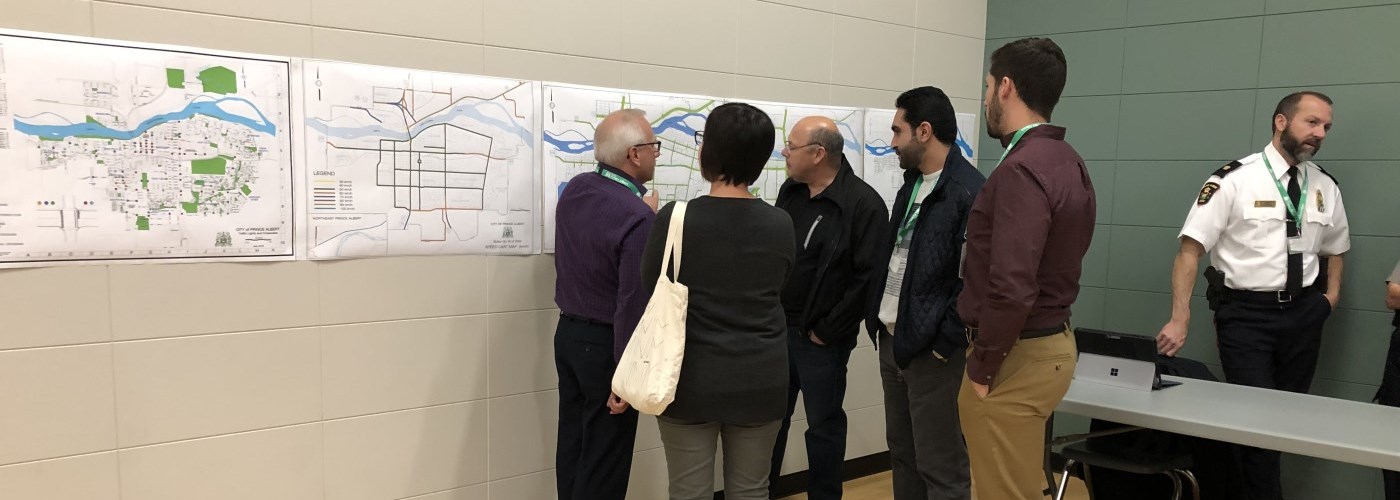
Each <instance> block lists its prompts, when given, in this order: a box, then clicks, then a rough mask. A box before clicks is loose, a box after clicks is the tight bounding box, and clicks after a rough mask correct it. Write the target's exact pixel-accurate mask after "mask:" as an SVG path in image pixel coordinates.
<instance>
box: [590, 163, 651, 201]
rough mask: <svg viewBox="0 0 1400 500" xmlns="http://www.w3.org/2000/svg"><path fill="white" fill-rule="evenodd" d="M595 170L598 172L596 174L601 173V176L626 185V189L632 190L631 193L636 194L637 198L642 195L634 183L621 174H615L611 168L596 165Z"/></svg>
mask: <svg viewBox="0 0 1400 500" xmlns="http://www.w3.org/2000/svg"><path fill="white" fill-rule="evenodd" d="M596 172H598V175H601V176H603V177H607V178H608V179H611V180H612V181H613V182H616V183H618V184H622V185H623V186H626V187H627V189H629V190H631V191H632V194H635V195H637V197H638V198H641V197H642V190H640V189H637V186H636V185H635V184H632V181H629V180H627V178H626V177H623V176H621V175H617V174H615V173H613V172H612V171H611V170H608V169H605V168H603V167H598V170H596Z"/></svg>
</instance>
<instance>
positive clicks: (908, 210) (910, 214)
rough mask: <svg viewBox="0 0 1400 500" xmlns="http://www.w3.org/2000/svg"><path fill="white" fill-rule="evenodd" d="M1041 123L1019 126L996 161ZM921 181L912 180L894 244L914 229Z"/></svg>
mask: <svg viewBox="0 0 1400 500" xmlns="http://www.w3.org/2000/svg"><path fill="white" fill-rule="evenodd" d="M1041 125H1044V123H1032V124H1030V125H1026V126H1024V127H1021V130H1017V131H1016V135H1013V136H1011V143H1010V144H1007V145H1006V151H1003V152H1002V153H1001V160H997V163H998V164H1000V163H1001V162H1002V161H1005V160H1006V155H1007V154H1010V153H1011V148H1014V147H1016V143H1018V142H1021V137H1022V136H1025V135H1026V132H1029V131H1030V130H1031V129H1033V128H1036V127H1039V126H1041ZM923 183H924V178H923V176H919V178H918V179H917V180H915V181H914V192H913V193H910V195H909V205H908V206H906V207H904V223H903V224H901V225H900V227H899V235H898V236H899V237H898V239H896V240H895V245H899V244H900V243H903V242H904V237H905V236H908V235H909V232H910V231H913V230H914V222H915V221H917V220H919V210H922V209H923V208H924V206H923V205H922V204H920V205H919V208H918V209H917V210H916V209H914V200H915V199H917V198H918V197H919V187H920V186H921V185H923Z"/></svg>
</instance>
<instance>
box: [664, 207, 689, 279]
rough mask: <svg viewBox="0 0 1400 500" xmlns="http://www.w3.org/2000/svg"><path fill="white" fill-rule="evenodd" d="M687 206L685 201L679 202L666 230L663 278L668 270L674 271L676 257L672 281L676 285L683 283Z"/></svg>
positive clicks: (672, 211)
mask: <svg viewBox="0 0 1400 500" xmlns="http://www.w3.org/2000/svg"><path fill="white" fill-rule="evenodd" d="M685 205H686V203H685V202H684V201H678V202H676V206H675V207H674V208H672V209H671V224H670V227H668V228H667V229H666V253H665V255H666V256H665V258H664V260H662V262H661V277H662V278H665V277H666V270H667V269H673V268H672V267H671V256H672V255H673V254H674V255H675V258H676V267H675V268H674V273H673V274H672V275H671V276H673V277H674V279H673V280H672V281H675V282H676V283H680V281H681V243H682V242H681V239H682V238H683V237H684V236H685Z"/></svg>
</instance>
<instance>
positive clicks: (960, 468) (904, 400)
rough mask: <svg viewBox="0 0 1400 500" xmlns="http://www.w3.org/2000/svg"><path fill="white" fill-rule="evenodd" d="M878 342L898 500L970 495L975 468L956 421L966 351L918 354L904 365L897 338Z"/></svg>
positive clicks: (964, 499)
mask: <svg viewBox="0 0 1400 500" xmlns="http://www.w3.org/2000/svg"><path fill="white" fill-rule="evenodd" d="M880 346H881V348H880V379H881V380H882V381H883V383H884V386H885V441H886V443H887V444H888V445H889V448H890V468H891V471H892V474H891V475H892V476H893V480H894V498H895V500H967V499H968V498H971V497H972V489H971V488H972V481H971V479H970V475H971V466H970V464H969V463H968V457H967V445H966V443H965V442H964V441H963V433H962V424H961V423H960V421H959V419H958V391H959V390H961V388H962V381H963V371H964V370H966V368H967V362H966V361H967V360H966V358H967V352H966V351H964V350H962V349H958V350H956V351H955V352H951V353H948V356H947V359H946V360H939V359H936V358H934V357H933V354H928V355H926V356H919V357H917V358H915V359H914V360H913V361H911V362H910V363H909V366H908V367H905V368H904V369H900V368H899V365H897V364H895V362H894V337H892V336H890V335H889V334H882V335H881V336H880Z"/></svg>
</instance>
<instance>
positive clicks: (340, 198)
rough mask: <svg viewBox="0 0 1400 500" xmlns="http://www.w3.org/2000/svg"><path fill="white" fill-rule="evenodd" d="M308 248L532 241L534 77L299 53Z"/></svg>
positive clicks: (483, 247)
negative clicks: (381, 64)
mask: <svg viewBox="0 0 1400 500" xmlns="http://www.w3.org/2000/svg"><path fill="white" fill-rule="evenodd" d="M302 77H303V79H304V85H305V92H304V96H303V99H304V102H305V128H306V131H307V147H306V156H307V158H306V163H307V172H308V174H309V176H308V177H309V182H308V190H309V195H308V197H307V198H308V199H309V200H310V202H309V208H308V210H309V214H308V216H307V228H306V234H307V239H308V245H307V248H308V256H309V257H310V258H312V259H338V258H352V257H371V256H386V255H436V254H529V253H534V252H535V251H536V249H537V243H538V242H536V241H535V240H536V227H537V225H536V224H537V220H536V219H535V215H536V214H535V211H534V210H535V194H536V193H537V192H538V191H539V188H538V187H537V186H538V185H537V184H535V182H536V181H535V150H534V144H535V139H534V137H535V133H536V131H535V125H536V122H535V95H536V92H537V83H535V82H529V81H519V80H509V79H501V78H489V77H479V76H467V75H453V74H445V73H435V72H429V71H416V70H407V69H395V68H384V67H377V66H365V65H359V64H350V63H339V62H325V61H307V62H306V63H305V65H304V66H303V68H302Z"/></svg>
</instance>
